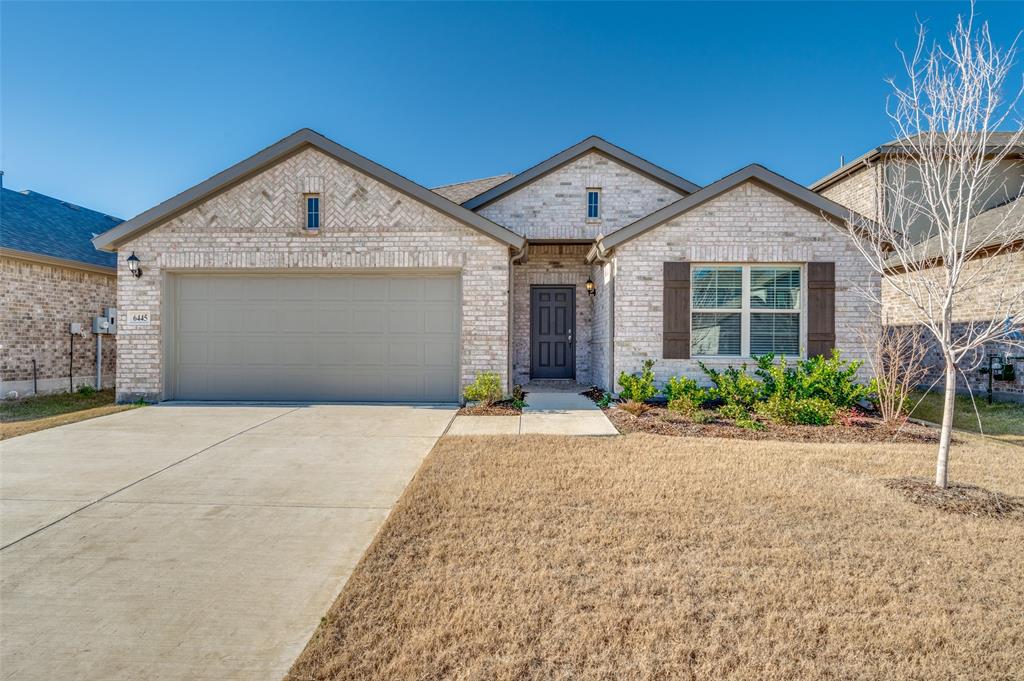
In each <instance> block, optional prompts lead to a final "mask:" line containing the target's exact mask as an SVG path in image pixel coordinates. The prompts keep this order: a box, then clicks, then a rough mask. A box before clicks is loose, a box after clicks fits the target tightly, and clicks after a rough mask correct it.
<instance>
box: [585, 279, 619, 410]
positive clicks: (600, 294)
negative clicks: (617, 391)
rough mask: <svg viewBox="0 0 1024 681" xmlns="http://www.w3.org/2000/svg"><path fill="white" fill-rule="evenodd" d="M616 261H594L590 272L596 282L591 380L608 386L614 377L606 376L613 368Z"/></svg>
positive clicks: (603, 386) (607, 388) (595, 383)
mask: <svg viewBox="0 0 1024 681" xmlns="http://www.w3.org/2000/svg"><path fill="white" fill-rule="evenodd" d="M614 271H615V263H614V261H613V262H606V263H601V262H595V263H594V264H593V265H592V266H591V271H590V276H591V278H592V279H593V280H594V283H595V284H597V292H596V294H595V295H594V322H593V331H592V332H591V338H590V365H591V370H590V382H591V383H593V384H594V385H596V386H598V387H600V388H604V389H605V390H611V389H612V388H613V387H614V386H613V385H612V383H614V381H613V380H612V379H611V378H609V376H610V374H611V370H612V365H611V361H612V305H613V301H612V291H613V288H614V285H615V284H614Z"/></svg>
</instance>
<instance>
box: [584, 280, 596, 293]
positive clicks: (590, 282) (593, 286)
mask: <svg viewBox="0 0 1024 681" xmlns="http://www.w3.org/2000/svg"><path fill="white" fill-rule="evenodd" d="M584 286H586V287H587V293H589V294H590V295H592V296H596V295H597V285H596V284H595V283H594V280H593V279H587V283H586V284H584Z"/></svg>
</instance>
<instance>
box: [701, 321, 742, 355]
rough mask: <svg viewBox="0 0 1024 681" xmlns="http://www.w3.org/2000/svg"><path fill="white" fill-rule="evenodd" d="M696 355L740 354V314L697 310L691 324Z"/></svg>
mask: <svg viewBox="0 0 1024 681" xmlns="http://www.w3.org/2000/svg"><path fill="white" fill-rule="evenodd" d="M690 335H691V341H690V351H691V352H692V353H693V354H694V355H739V354H740V315H739V313H736V312H695V313H694V314H693V323H692V324H691V326H690Z"/></svg>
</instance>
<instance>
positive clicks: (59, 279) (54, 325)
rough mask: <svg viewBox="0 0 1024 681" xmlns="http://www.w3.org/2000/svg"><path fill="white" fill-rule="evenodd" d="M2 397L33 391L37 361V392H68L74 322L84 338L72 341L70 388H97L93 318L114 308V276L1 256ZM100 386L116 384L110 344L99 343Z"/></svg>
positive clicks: (114, 356)
mask: <svg viewBox="0 0 1024 681" xmlns="http://www.w3.org/2000/svg"><path fill="white" fill-rule="evenodd" d="M0 279H2V284H0V316H2V324H0V327H2V329H0V353H2V354H0V381H2V384H3V385H2V387H0V396H6V395H7V393H9V392H11V391H15V392H17V393H18V394H19V395H20V396H24V395H28V394H31V392H32V360H33V359H35V360H36V376H37V379H38V384H39V392H41V393H42V392H52V391H63V390H68V388H69V387H70V386H69V383H68V369H69V361H68V360H69V359H70V352H71V344H70V338H69V325H70V324H71V322H78V323H80V324H81V325H82V329H83V330H84V331H85V336H83V337H77V338H75V357H74V367H73V375H72V381H71V382H72V383H73V385H74V387H75V388H77V387H78V386H80V385H83V384H88V385H90V386H93V387H95V383H96V380H95V379H96V337H95V336H94V335H93V333H92V319H93V317H96V316H98V315H101V314H103V310H104V308H107V307H114V306H115V305H116V293H115V286H114V275H113V273H111V274H101V273H99V272H90V271H86V270H78V269H72V268H68V267H61V266H59V265H51V264H45V263H39V262H34V261H28V260H21V259H16V258H9V257H0ZM103 341H104V342H103V376H104V381H103V382H104V385H105V386H110V385H112V384H113V379H114V366H115V362H116V359H115V358H116V349H115V345H114V339H113V338H111V337H110V336H106V337H105V338H104V339H103Z"/></svg>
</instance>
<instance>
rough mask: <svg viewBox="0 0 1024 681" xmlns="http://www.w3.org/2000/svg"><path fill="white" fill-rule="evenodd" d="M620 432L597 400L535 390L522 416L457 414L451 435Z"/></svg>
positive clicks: (529, 395)
mask: <svg viewBox="0 0 1024 681" xmlns="http://www.w3.org/2000/svg"><path fill="white" fill-rule="evenodd" d="M527 433H531V434H543V435H618V434H619V431H618V430H616V429H615V426H613V425H612V423H611V421H609V420H608V418H607V417H606V416H605V415H604V412H603V411H601V410H600V409H599V408H598V407H597V405H596V404H594V403H593V401H591V400H589V399H588V398H586V397H584V396H583V395H579V394H577V393H573V392H564V391H546V390H541V391H535V390H531V391H529V392H528V393H527V395H526V407H524V408H523V413H522V415H520V416H456V417H455V421H453V422H452V425H451V428H449V429H448V432H447V433H446V434H447V435H520V434H527Z"/></svg>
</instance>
